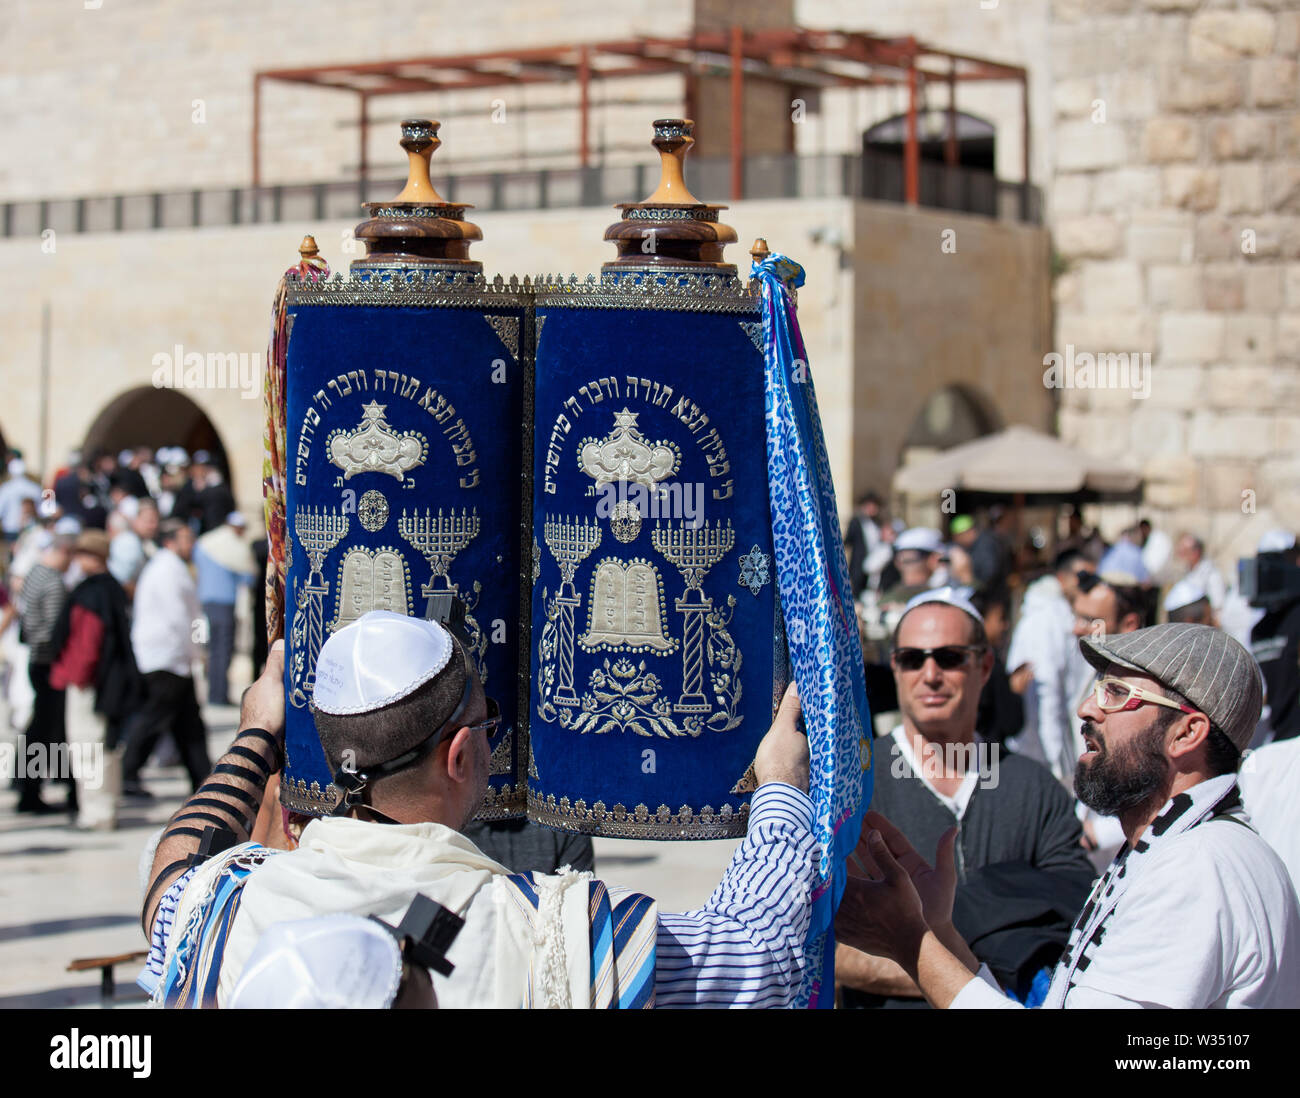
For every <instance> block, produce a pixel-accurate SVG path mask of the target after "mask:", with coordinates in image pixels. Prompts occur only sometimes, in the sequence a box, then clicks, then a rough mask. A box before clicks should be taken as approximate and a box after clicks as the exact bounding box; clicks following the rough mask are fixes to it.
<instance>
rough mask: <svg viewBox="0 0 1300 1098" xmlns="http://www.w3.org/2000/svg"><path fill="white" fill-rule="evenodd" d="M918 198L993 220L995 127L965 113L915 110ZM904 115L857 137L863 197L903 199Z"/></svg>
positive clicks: (995, 159)
mask: <svg viewBox="0 0 1300 1098" xmlns="http://www.w3.org/2000/svg"><path fill="white" fill-rule="evenodd" d="M916 135H917V145H918V153H919V157H918V159H919V161H920V163H919V170H920V177H919V179H918V184H919V189H920V193H919V198H920V202H921V205H922V206H934V207H938V208H940V209H945V210H963V211H965V212H967V213H979V214H985V215H987V216H989V217H996V216H997V212H998V210H997V205H998V202H997V198H998V193H997V176H996V171H995V165H996V163H997V129H996V128H995V127H994V125H993V123H992V122H989V121H988V120H987V119H983V118H979V117H978V116H976V115H973V114H967V113H966V112H965V111H950V110H946V109H944V108H932V109H923V110H920V111H918V112H917V116H916ZM906 142H907V115H905V114H896V115H894V116H893V117H892V118H886V119H885V120H884V121H882V122H877V123H876V124H875V125H874V126H872V127H871V128H870V129H868V130H867V131H865V132H864V133H863V135H862V186H863V197H864V198H875V199H880V200H883V201H887V202H902V201H904V197H905V196H904V193H903V150H904V148H905V146H906Z"/></svg>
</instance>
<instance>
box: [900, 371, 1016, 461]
mask: <svg viewBox="0 0 1300 1098" xmlns="http://www.w3.org/2000/svg"><path fill="white" fill-rule="evenodd" d="M1001 428H1002V417H1001V416H1000V415H998V412H997V409H996V408H994V407H993V406H992V405H991V404H990V403H989V402H988V401H986V400H985V399H984V398H983V397H982V396H980V394H978V393H976V392H975V391H974V390H972V389H969V388H967V387H966V386H965V385H948V386H945V387H944V388H942V389H939V390H938V391H937V392H934V393H932V394H931V395H930V398H929V399H928V400H927V401H926V402H925V404H924V405H922V406H921V410H920V411H919V412H918V413H917V415H916V418H915V419H913V420H912V425H911V427H909V428H908V431H907V435H906V437H904V439H903V448H902V452H901V453H900V454H899V462H900V464H903V465H905V464H907V463H908V462H909V461H916V460H919V459H924V458H927V457H933V456H934V455H935V454H937V453H938V452H939V451H941V450H947V449H950V448H951V447H953V446H959V445H961V443H963V442H970V441H971V440H972V439H976V438H979V437H980V436H981V435H987V434H990V433H992V432H993V431H997V430H1000V429H1001Z"/></svg>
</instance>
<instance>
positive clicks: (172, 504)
mask: <svg viewBox="0 0 1300 1098" xmlns="http://www.w3.org/2000/svg"><path fill="white" fill-rule="evenodd" d="M5 474H6V476H5V479H4V480H3V482H0V536H2V539H3V541H2V544H3V549H2V550H0V687H2V688H3V692H2V696H3V700H4V702H5V705H4V706H3V707H2V708H3V710H4V711H6V712H7V714H8V727H7V728H6V729H5V730H4V731H5V733H6V734H7V735H9V736H18V737H24V739H23V740H21V741H20V742H21V743H22V745H23V752H22V757H23V760H24V764H25V765H22V766H19V767H17V768H16V773H15V775H14V778H13V780H14V783H15V786H16V787H17V790H18V793H19V800H18V811H19V812H24V813H36V814H47V813H61V812H65V811H66V812H68V813H69V814H70V815H71V816H72V818H73V820H74V822H75V824H76V826H78V827H80V828H83V829H92V830H111V829H113V828H115V827H116V823H117V810H118V806H119V804H120V802H121V801H122V800H123V799H124V798H128V799H129V798H140V799H148V798H150V797H151V796H152V794H151V793H150V792H149V790H148V789H146V788H145V786H144V785H143V784H142V783H141V779H140V773H141V770H142V769H143V768H144V766H145V765H146V764H147V763H148V762H149V760H150V758H151V757H152V758H155V759H156V760H157V761H159V762H163V763H175V762H180V763H181V764H183V765H184V767H185V769H186V771H187V773H188V775H189V778H190V782H191V784H192V785H193V787H194V788H195V789H197V788H198V786H199V784H200V783H201V782H202V781H203V780H204V779H205V778H206V777H207V774H208V771H209V769H210V762H209V758H208V753H207V745H206V728H205V726H204V721H203V716H202V710H201V708H200V697H199V690H198V687H197V686H196V674H197V675H198V676H199V679H200V680H201V681H203V682H204V683H205V686H206V702H207V703H208V704H209V705H214V706H226V705H229V704H230V693H229V691H230V687H229V678H230V664H231V658H232V656H233V654H234V652H235V650H236V604H237V602H238V596H239V591H240V589H241V588H243V587H249V588H251V594H252V598H251V610H252V613H251V617H252V623H251V624H252V658H253V665H254V666H253V676H254V677H256V675H257V674H258V671H259V669H260V666H261V663H263V662H265V652H266V641H265V636H266V631H265V624H264V621H265V618H264V603H263V592H262V585H261V577H262V576H263V575H264V573H265V568H266V552H267V550H266V539H265V537H264V536H263V537H262V538H260V539H258V540H252V539H251V538H250V531H249V529H248V524H247V522H246V520H245V519H244V516H243V515H241V514H240V513H239V512H238V511H237V510H236V509H235V500H234V496H233V494H232V492H231V490H230V487H229V485H228V483H227V481H226V478H225V475H224V473H223V471H222V469H221V468H220V465H219V463H218V460H217V459H215V458H214V457H213V456H212V455H211V454H209V453H207V452H206V451H202V450H198V451H195V452H194V453H193V454H189V453H187V452H186V450H185V449H183V448H181V447H178V446H170V447H168V446H164V447H160V448H158V449H157V450H156V451H155V450H153V449H152V448H150V447H147V446H137V447H134V448H131V449H126V450H122V451H121V452H120V453H118V454H116V455H114V454H111V453H97V454H85V455H83V454H81V453H75V452H74V453H73V454H71V455H69V458H68V461H67V462H66V464H65V465H64V466H62V467H61V468H59V469H56V470H54V471H53V472H52V473H51V474H50V475H49V476H47V477H45V478H42V479H38V478H36V477H33V475H32V474H31V472H30V471H29V470H28V467H27V465H26V463H25V461H24V460H23V457H22V455H21V454H20V453H18V452H16V451H10V452H9V454H8V455H6V468H5ZM241 650H242V646H241ZM63 745H68V747H74V746H75V747H79V748H81V749H83V751H84V754H83V755H82V756H80V757H78V758H77V760H76V761H74V762H73V764H72V765H71V766H68V765H63V766H59V765H57V763H58V761H59V760H60V757H61V752H62V748H63ZM90 748H93V749H94V750H93V752H92V751H90V750H88V749H90ZM62 754H63V756H64V757H65V758H66V756H67V753H66V752H62ZM92 759H93V760H94V762H93V764H92V763H91V762H90V760H92ZM78 770H79V771H81V772H82V773H80V774H78V773H75V771H78ZM56 782H57V783H61V784H66V785H67V787H68V789H67V794H66V800H65V801H64V802H62V803H58V802H55V801H51V800H49V799H47V798H48V796H49V789H48V787H49V786H50V785H51V784H54V783H56Z"/></svg>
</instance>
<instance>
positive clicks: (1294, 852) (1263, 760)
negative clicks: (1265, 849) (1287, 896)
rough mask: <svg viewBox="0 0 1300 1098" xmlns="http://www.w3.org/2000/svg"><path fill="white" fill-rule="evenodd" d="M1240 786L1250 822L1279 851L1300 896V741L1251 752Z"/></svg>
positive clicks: (1281, 741)
mask: <svg viewBox="0 0 1300 1098" xmlns="http://www.w3.org/2000/svg"><path fill="white" fill-rule="evenodd" d="M1238 782H1239V784H1240V785H1241V796H1242V799H1243V800H1245V802H1246V811H1247V812H1248V813H1250V822H1251V823H1252V824H1254V826H1255V828H1256V830H1258V831H1259V833H1260V834H1261V835H1262V836H1264V839H1265V840H1266V841H1267V842H1268V845H1269V846H1271V847H1272V848H1273V849H1274V850H1276V851H1277V854H1278V857H1279V858H1281V859H1282V862H1283V864H1284V865H1285V866H1286V868H1287V871H1288V872H1289V873H1290V874H1291V883H1292V884H1293V885H1295V886H1296V890H1297V891H1298V892H1300V739H1297V738H1292V739H1289V740H1279V741H1278V742H1277V743H1271V744H1269V745H1268V746H1267V747H1261V748H1260V749H1259V750H1258V751H1252V752H1251V753H1250V754H1249V755H1247V756H1246V758H1245V760H1244V761H1243V762H1242V764H1241V774H1240V777H1239V778H1238Z"/></svg>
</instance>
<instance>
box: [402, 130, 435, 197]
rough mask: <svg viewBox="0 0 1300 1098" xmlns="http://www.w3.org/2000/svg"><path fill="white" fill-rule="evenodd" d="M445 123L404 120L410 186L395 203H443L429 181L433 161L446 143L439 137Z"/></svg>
mask: <svg viewBox="0 0 1300 1098" xmlns="http://www.w3.org/2000/svg"><path fill="white" fill-rule="evenodd" d="M441 126H442V123H441V122H433V121H430V120H429V119H426V118H407V119H403V121H402V140H401V142H400V144H401V146H402V148H404V149H405V150H406V156H407V159H408V161H409V163H408V165H407V169H406V173H407V174H406V186H405V187H403V188H402V193H401V194H399V195H398V196H397V197H396V198H394V199H393V201H394V202H442V201H443V197H442V195H440V194H439V193H438V192H437V190H435V189H434V186H433V181H432V180H431V179H430V178H429V160H430V158H431V157H432V156H433V154H434V153H435V152H437V151H438V148H439V146H441V145H442V140H441V139H440V138H439V137H438V130H439V128H440V127H441Z"/></svg>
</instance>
